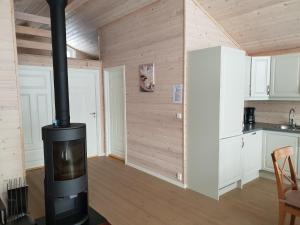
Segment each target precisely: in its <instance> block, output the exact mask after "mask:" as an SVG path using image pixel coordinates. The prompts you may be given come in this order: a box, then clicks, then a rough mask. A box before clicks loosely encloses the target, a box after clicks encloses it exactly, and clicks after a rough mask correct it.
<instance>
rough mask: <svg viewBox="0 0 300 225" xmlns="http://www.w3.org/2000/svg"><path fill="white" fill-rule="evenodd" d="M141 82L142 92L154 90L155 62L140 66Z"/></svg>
mask: <svg viewBox="0 0 300 225" xmlns="http://www.w3.org/2000/svg"><path fill="white" fill-rule="evenodd" d="M139 83H140V90H141V91H142V92H154V87H155V82H154V64H153V63H149V64H141V65H140V66H139Z"/></svg>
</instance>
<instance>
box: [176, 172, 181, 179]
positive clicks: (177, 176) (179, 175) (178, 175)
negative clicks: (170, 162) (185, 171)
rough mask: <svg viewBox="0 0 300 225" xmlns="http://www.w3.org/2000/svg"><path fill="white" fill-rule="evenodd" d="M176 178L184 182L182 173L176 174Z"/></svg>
mask: <svg viewBox="0 0 300 225" xmlns="http://www.w3.org/2000/svg"><path fill="white" fill-rule="evenodd" d="M176 178H177V180H179V181H182V173H180V172H178V173H176Z"/></svg>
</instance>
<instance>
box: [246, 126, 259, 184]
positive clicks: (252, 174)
mask: <svg viewBox="0 0 300 225" xmlns="http://www.w3.org/2000/svg"><path fill="white" fill-rule="evenodd" d="M262 136H263V132H262V131H255V132H251V133H247V134H244V135H243V149H242V171H243V173H242V184H246V183H248V182H249V181H252V180H254V179H256V178H257V177H259V170H261V169H262Z"/></svg>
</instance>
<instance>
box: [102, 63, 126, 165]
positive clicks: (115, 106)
mask: <svg viewBox="0 0 300 225" xmlns="http://www.w3.org/2000/svg"><path fill="white" fill-rule="evenodd" d="M104 92H105V93H104V95H105V133H106V135H105V136H106V155H107V156H112V157H114V158H117V159H121V160H124V161H125V163H126V162H127V126H126V85H125V66H118V67H112V68H105V69H104Z"/></svg>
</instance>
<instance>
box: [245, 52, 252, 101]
mask: <svg viewBox="0 0 300 225" xmlns="http://www.w3.org/2000/svg"><path fill="white" fill-rule="evenodd" d="M244 98H245V100H249V99H250V98H251V57H250V56H246V57H245V85H244Z"/></svg>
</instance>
